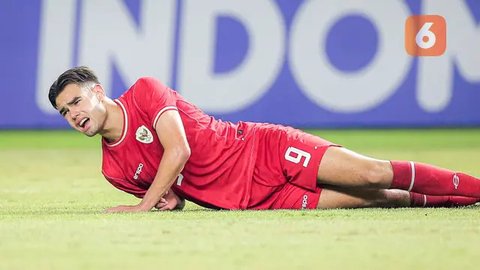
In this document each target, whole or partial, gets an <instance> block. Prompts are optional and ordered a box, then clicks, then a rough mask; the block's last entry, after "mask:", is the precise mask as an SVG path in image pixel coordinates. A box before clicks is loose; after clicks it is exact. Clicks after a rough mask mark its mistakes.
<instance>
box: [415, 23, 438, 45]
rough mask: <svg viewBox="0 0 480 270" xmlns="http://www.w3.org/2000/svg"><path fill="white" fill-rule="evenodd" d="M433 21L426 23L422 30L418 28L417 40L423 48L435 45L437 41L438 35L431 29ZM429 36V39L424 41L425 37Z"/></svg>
mask: <svg viewBox="0 0 480 270" xmlns="http://www.w3.org/2000/svg"><path fill="white" fill-rule="evenodd" d="M432 25H433V23H431V22H427V23H425V24H424V25H423V26H422V28H420V30H418V33H417V35H416V36H415V42H416V43H417V45H418V47H420V48H422V49H429V48H431V47H433V46H434V45H435V41H436V40H437V37H436V36H435V33H433V32H432V31H430V27H432ZM424 37H427V38H428V41H424V40H423V38H424Z"/></svg>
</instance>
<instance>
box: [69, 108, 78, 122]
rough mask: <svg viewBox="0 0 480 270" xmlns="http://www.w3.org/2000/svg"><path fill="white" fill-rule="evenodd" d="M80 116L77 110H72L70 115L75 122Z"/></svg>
mask: <svg viewBox="0 0 480 270" xmlns="http://www.w3.org/2000/svg"><path fill="white" fill-rule="evenodd" d="M79 114H80V112H79V110H78V109H75V108H70V115H71V116H72V119H73V120H74V121H75V120H76V119H77V117H78V115H79Z"/></svg>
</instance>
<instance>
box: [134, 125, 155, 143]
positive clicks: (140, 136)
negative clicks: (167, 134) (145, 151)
mask: <svg viewBox="0 0 480 270" xmlns="http://www.w3.org/2000/svg"><path fill="white" fill-rule="evenodd" d="M135 136H136V138H137V141H139V142H141V143H151V142H153V135H152V133H151V132H150V130H148V128H147V127H146V126H143V125H142V126H140V127H139V128H138V129H137V132H136V133H135Z"/></svg>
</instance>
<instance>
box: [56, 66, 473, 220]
mask: <svg viewBox="0 0 480 270" xmlns="http://www.w3.org/2000/svg"><path fill="white" fill-rule="evenodd" d="M49 99H50V102H51V103H52V105H53V107H55V108H56V109H57V110H58V111H59V112H60V114H61V115H62V116H63V117H64V118H65V119H66V120H67V121H68V123H69V124H70V125H71V126H72V127H73V128H74V129H76V130H77V131H79V132H82V133H84V134H85V135H87V136H94V135H96V134H100V135H101V136H102V148H103V164H102V173H103V175H104V176H105V178H106V179H107V180H108V181H109V182H110V183H111V184H112V185H113V186H115V187H116V188H118V189H120V190H123V191H125V192H128V193H130V194H133V195H135V196H137V197H139V198H142V200H141V202H140V203H139V204H137V205H120V206H117V207H113V208H110V209H108V211H109V212H138V211H150V210H151V209H153V208H154V207H157V208H159V209H161V210H172V209H178V208H182V207H183V199H187V200H190V201H192V202H195V203H197V204H199V205H202V206H205V207H209V208H217V209H313V208H355V207H369V206H375V207H395V206H452V205H469V204H473V203H476V202H477V201H479V198H480V180H479V179H477V178H475V177H473V176H470V175H467V174H464V173H460V172H454V171H450V170H446V169H441V168H436V167H433V166H431V165H427V164H422V163H414V162H410V161H386V160H379V159H374V158H369V157H366V156H363V155H360V154H357V153H354V152H352V151H350V150H347V149H346V148H344V147H342V146H339V145H337V144H335V143H332V142H329V141H327V140H324V139H322V138H320V137H316V136H313V135H310V134H307V133H305V132H302V131H300V130H297V129H294V128H291V127H285V126H280V125H273V124H265V123H252V122H238V123H236V124H234V123H230V122H223V121H220V120H216V119H214V118H213V117H211V116H209V115H207V114H205V113H204V112H202V111H201V110H200V109H199V108H197V107H196V106H195V105H193V104H191V103H189V102H188V101H186V100H185V99H184V98H183V97H182V96H180V95H179V94H178V93H177V92H175V91H174V90H172V89H170V88H168V87H166V86H165V85H163V84H162V83H161V82H160V81H158V80H156V79H154V78H140V79H139V80H138V81H137V82H136V83H135V84H133V85H132V86H131V87H130V89H128V90H127V91H126V92H125V93H124V94H123V95H122V96H121V97H120V98H118V99H115V100H112V99H110V98H108V97H107V96H106V95H105V91H104V89H103V87H102V85H101V84H100V82H99V81H98V79H97V77H96V76H95V74H94V73H93V71H91V70H90V69H88V68H87V67H76V68H72V69H69V70H67V71H65V72H64V73H63V74H61V75H60V76H59V77H58V79H57V80H56V81H55V82H54V83H53V85H52V86H51V88H50V91H49Z"/></svg>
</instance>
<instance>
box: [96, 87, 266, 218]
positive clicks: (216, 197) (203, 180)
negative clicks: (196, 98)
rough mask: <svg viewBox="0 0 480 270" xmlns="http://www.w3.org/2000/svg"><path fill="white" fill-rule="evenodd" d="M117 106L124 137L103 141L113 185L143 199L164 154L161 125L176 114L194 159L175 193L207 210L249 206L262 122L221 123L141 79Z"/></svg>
mask: <svg viewBox="0 0 480 270" xmlns="http://www.w3.org/2000/svg"><path fill="white" fill-rule="evenodd" d="M115 102H116V103H117V104H118V105H119V106H120V107H121V108H122V111H123V115H124V126H123V131H122V136H121V138H120V140H118V141H117V142H114V143H108V142H107V141H105V140H102V149H103V165H102V173H103V175H104V176H105V178H106V179H107V180H108V181H109V182H110V183H111V184H112V185H114V186H115V187H117V188H118V189H120V190H123V191H125V192H127V193H130V194H133V195H135V196H137V197H140V198H141V197H143V196H144V194H145V193H146V191H147V189H148V188H149V187H150V185H151V183H152V182H153V180H154V177H155V175H156V172H157V168H158V165H159V164H160V160H161V158H162V155H163V151H164V149H163V147H162V145H161V143H160V141H159V139H158V136H157V134H156V132H155V125H156V122H157V121H158V119H159V117H160V115H161V114H162V113H163V112H165V111H167V110H177V111H178V113H179V114H180V117H181V119H182V122H183V125H184V128H185V132H186V136H187V140H188V143H189V145H190V149H191V155H190V158H189V160H188V161H187V163H186V164H185V167H184V169H183V171H182V172H181V175H179V177H178V178H177V179H176V181H175V182H174V184H173V185H172V190H174V191H175V192H176V193H177V194H178V195H180V196H182V197H184V198H186V199H187V200H191V201H193V202H195V203H198V204H200V205H203V206H206V207H213V208H225V209H245V208H247V206H248V202H249V199H250V187H251V182H252V181H251V179H252V174H253V168H254V163H255V149H256V142H255V139H254V136H253V134H254V130H255V129H254V126H255V125H257V124H254V123H246V122H239V123H237V124H233V123H230V122H223V121H220V120H216V119H214V118H213V117H211V116H209V115H207V114H205V113H204V112H203V111H201V110H200V109H199V108H197V107H196V106H195V105H193V104H191V103H189V102H187V101H185V100H184V99H183V97H182V96H180V95H179V94H178V93H177V92H175V91H173V90H172V89H170V88H168V87H166V86H165V85H163V84H162V83H161V82H159V81H158V80H156V79H154V78H141V79H139V80H138V81H137V82H136V83H135V84H134V85H132V86H131V87H130V89H128V90H127V91H126V92H125V93H124V94H123V95H122V96H121V97H120V98H118V99H116V100H115ZM206 191H208V192H206Z"/></svg>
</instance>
